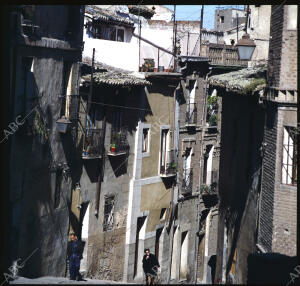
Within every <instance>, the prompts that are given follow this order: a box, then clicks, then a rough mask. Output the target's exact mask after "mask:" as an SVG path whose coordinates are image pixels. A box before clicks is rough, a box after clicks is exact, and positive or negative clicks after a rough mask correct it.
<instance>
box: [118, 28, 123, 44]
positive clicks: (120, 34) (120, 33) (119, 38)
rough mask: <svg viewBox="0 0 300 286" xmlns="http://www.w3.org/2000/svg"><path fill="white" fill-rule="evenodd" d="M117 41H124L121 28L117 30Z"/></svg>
mask: <svg viewBox="0 0 300 286" xmlns="http://www.w3.org/2000/svg"><path fill="white" fill-rule="evenodd" d="M117 41H118V42H124V30H123V29H118V30H117Z"/></svg>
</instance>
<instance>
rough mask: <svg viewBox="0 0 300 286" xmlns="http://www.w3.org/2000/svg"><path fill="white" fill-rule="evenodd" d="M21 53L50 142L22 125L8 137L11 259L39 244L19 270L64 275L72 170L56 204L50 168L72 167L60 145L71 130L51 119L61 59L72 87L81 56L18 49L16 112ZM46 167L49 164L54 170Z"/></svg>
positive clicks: (55, 111)
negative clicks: (28, 66)
mask: <svg viewBox="0 0 300 286" xmlns="http://www.w3.org/2000/svg"><path fill="white" fill-rule="evenodd" d="M53 42H55V40H53ZM41 43H43V42H41ZM23 56H25V57H33V58H34V60H33V66H32V68H31V72H29V73H28V82H27V84H28V90H27V93H28V94H30V93H31V95H32V96H42V98H40V99H39V102H40V107H41V117H42V118H44V120H45V122H46V126H47V127H46V128H49V140H47V139H45V137H44V139H42V138H43V136H42V135H41V136H38V135H28V133H27V131H26V129H27V128H28V126H23V129H22V131H21V132H20V133H17V134H15V136H13V137H12V150H13V152H12V153H11V165H10V171H11V174H12V176H11V178H10V179H11V186H12V189H11V192H10V197H11V203H12V213H13V221H12V225H13V226H12V228H13V232H12V241H11V243H12V244H13V247H12V248H11V249H12V259H16V257H22V258H24V257H27V256H28V255H30V254H31V253H32V252H33V251H34V250H35V249H37V248H38V251H37V252H36V253H35V254H34V255H33V256H32V258H31V261H30V265H29V264H28V265H26V266H25V267H24V268H23V269H22V274H23V275H26V276H28V277H38V276H47V275H48V276H64V275H65V266H66V243H67V239H68V228H69V213H68V208H67V200H68V199H70V195H71V186H72V184H73V178H72V173H71V176H66V177H64V178H63V179H62V183H61V194H60V200H59V205H58V207H57V208H55V207H54V197H55V194H54V193H55V180H56V179H55V166H57V164H59V163H61V164H63V163H66V164H68V166H70V167H71V166H72V164H73V163H74V161H73V160H72V159H71V160H70V155H71V154H72V152H73V149H72V147H71V148H69V149H68V150H66V149H65V146H64V142H65V141H66V140H71V138H70V136H71V134H70V133H69V134H66V135H64V136H63V135H61V134H60V133H59V132H58V130H57V127H56V120H57V119H58V118H59V116H60V99H59V95H61V94H62V93H63V91H62V81H63V64H64V61H70V62H71V63H73V68H74V74H73V76H74V77H73V79H72V80H73V88H74V89H75V91H77V90H78V83H79V77H78V69H79V66H78V65H77V63H76V62H77V61H79V60H80V54H79V53H78V54H77V55H76V54H72V52H71V53H68V52H61V51H60V50H59V49H57V50H54V49H53V50H43V49H34V48H28V47H24V48H22V49H19V52H18V58H17V66H16V68H17V78H16V85H17V88H16V102H18V103H19V104H17V105H16V106H15V110H14V114H16V115H18V114H20V113H21V112H22V105H21V104H20V103H21V102H23V100H24V98H22V96H23V97H24V93H23V90H22V85H21V73H20V72H21V58H22V57H23ZM49 78H51V80H49ZM30 103H31V102H30V100H29V101H27V107H26V115H27V114H28V113H29V112H30ZM32 103H33V102H32ZM28 104H29V105H28ZM31 107H34V105H32V106H31ZM33 114H34V113H33ZM30 120H32V118H31V117H30V118H29V121H30ZM31 122H32V121H31ZM71 142H72V140H71ZM71 146H72V144H71ZM28 162H30V165H28ZM49 167H54V171H53V170H51V169H49ZM18 240H19V241H18ZM54 249H55V251H54Z"/></svg>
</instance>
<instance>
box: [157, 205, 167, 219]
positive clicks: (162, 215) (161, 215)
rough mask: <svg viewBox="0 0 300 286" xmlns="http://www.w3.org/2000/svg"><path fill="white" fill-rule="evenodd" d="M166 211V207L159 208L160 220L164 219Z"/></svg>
mask: <svg viewBox="0 0 300 286" xmlns="http://www.w3.org/2000/svg"><path fill="white" fill-rule="evenodd" d="M166 211H167V209H166V208H162V209H161V211H160V216H159V219H161V220H163V219H165V217H166Z"/></svg>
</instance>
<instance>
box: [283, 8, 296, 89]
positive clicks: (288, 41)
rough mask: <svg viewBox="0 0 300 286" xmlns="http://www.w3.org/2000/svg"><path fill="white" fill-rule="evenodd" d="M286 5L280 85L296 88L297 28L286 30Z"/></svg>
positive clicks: (285, 10) (286, 9)
mask: <svg viewBox="0 0 300 286" xmlns="http://www.w3.org/2000/svg"><path fill="white" fill-rule="evenodd" d="M288 17H291V15H288V7H287V5H284V19H283V31H282V47H281V48H282V50H281V69H280V87H283V88H291V89H297V70H298V68H297V59H298V55H297V30H288V29H287V21H288Z"/></svg>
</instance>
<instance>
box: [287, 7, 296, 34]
mask: <svg viewBox="0 0 300 286" xmlns="http://www.w3.org/2000/svg"><path fill="white" fill-rule="evenodd" d="M286 7H287V29H288V30H297V20H298V9H297V5H286Z"/></svg>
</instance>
